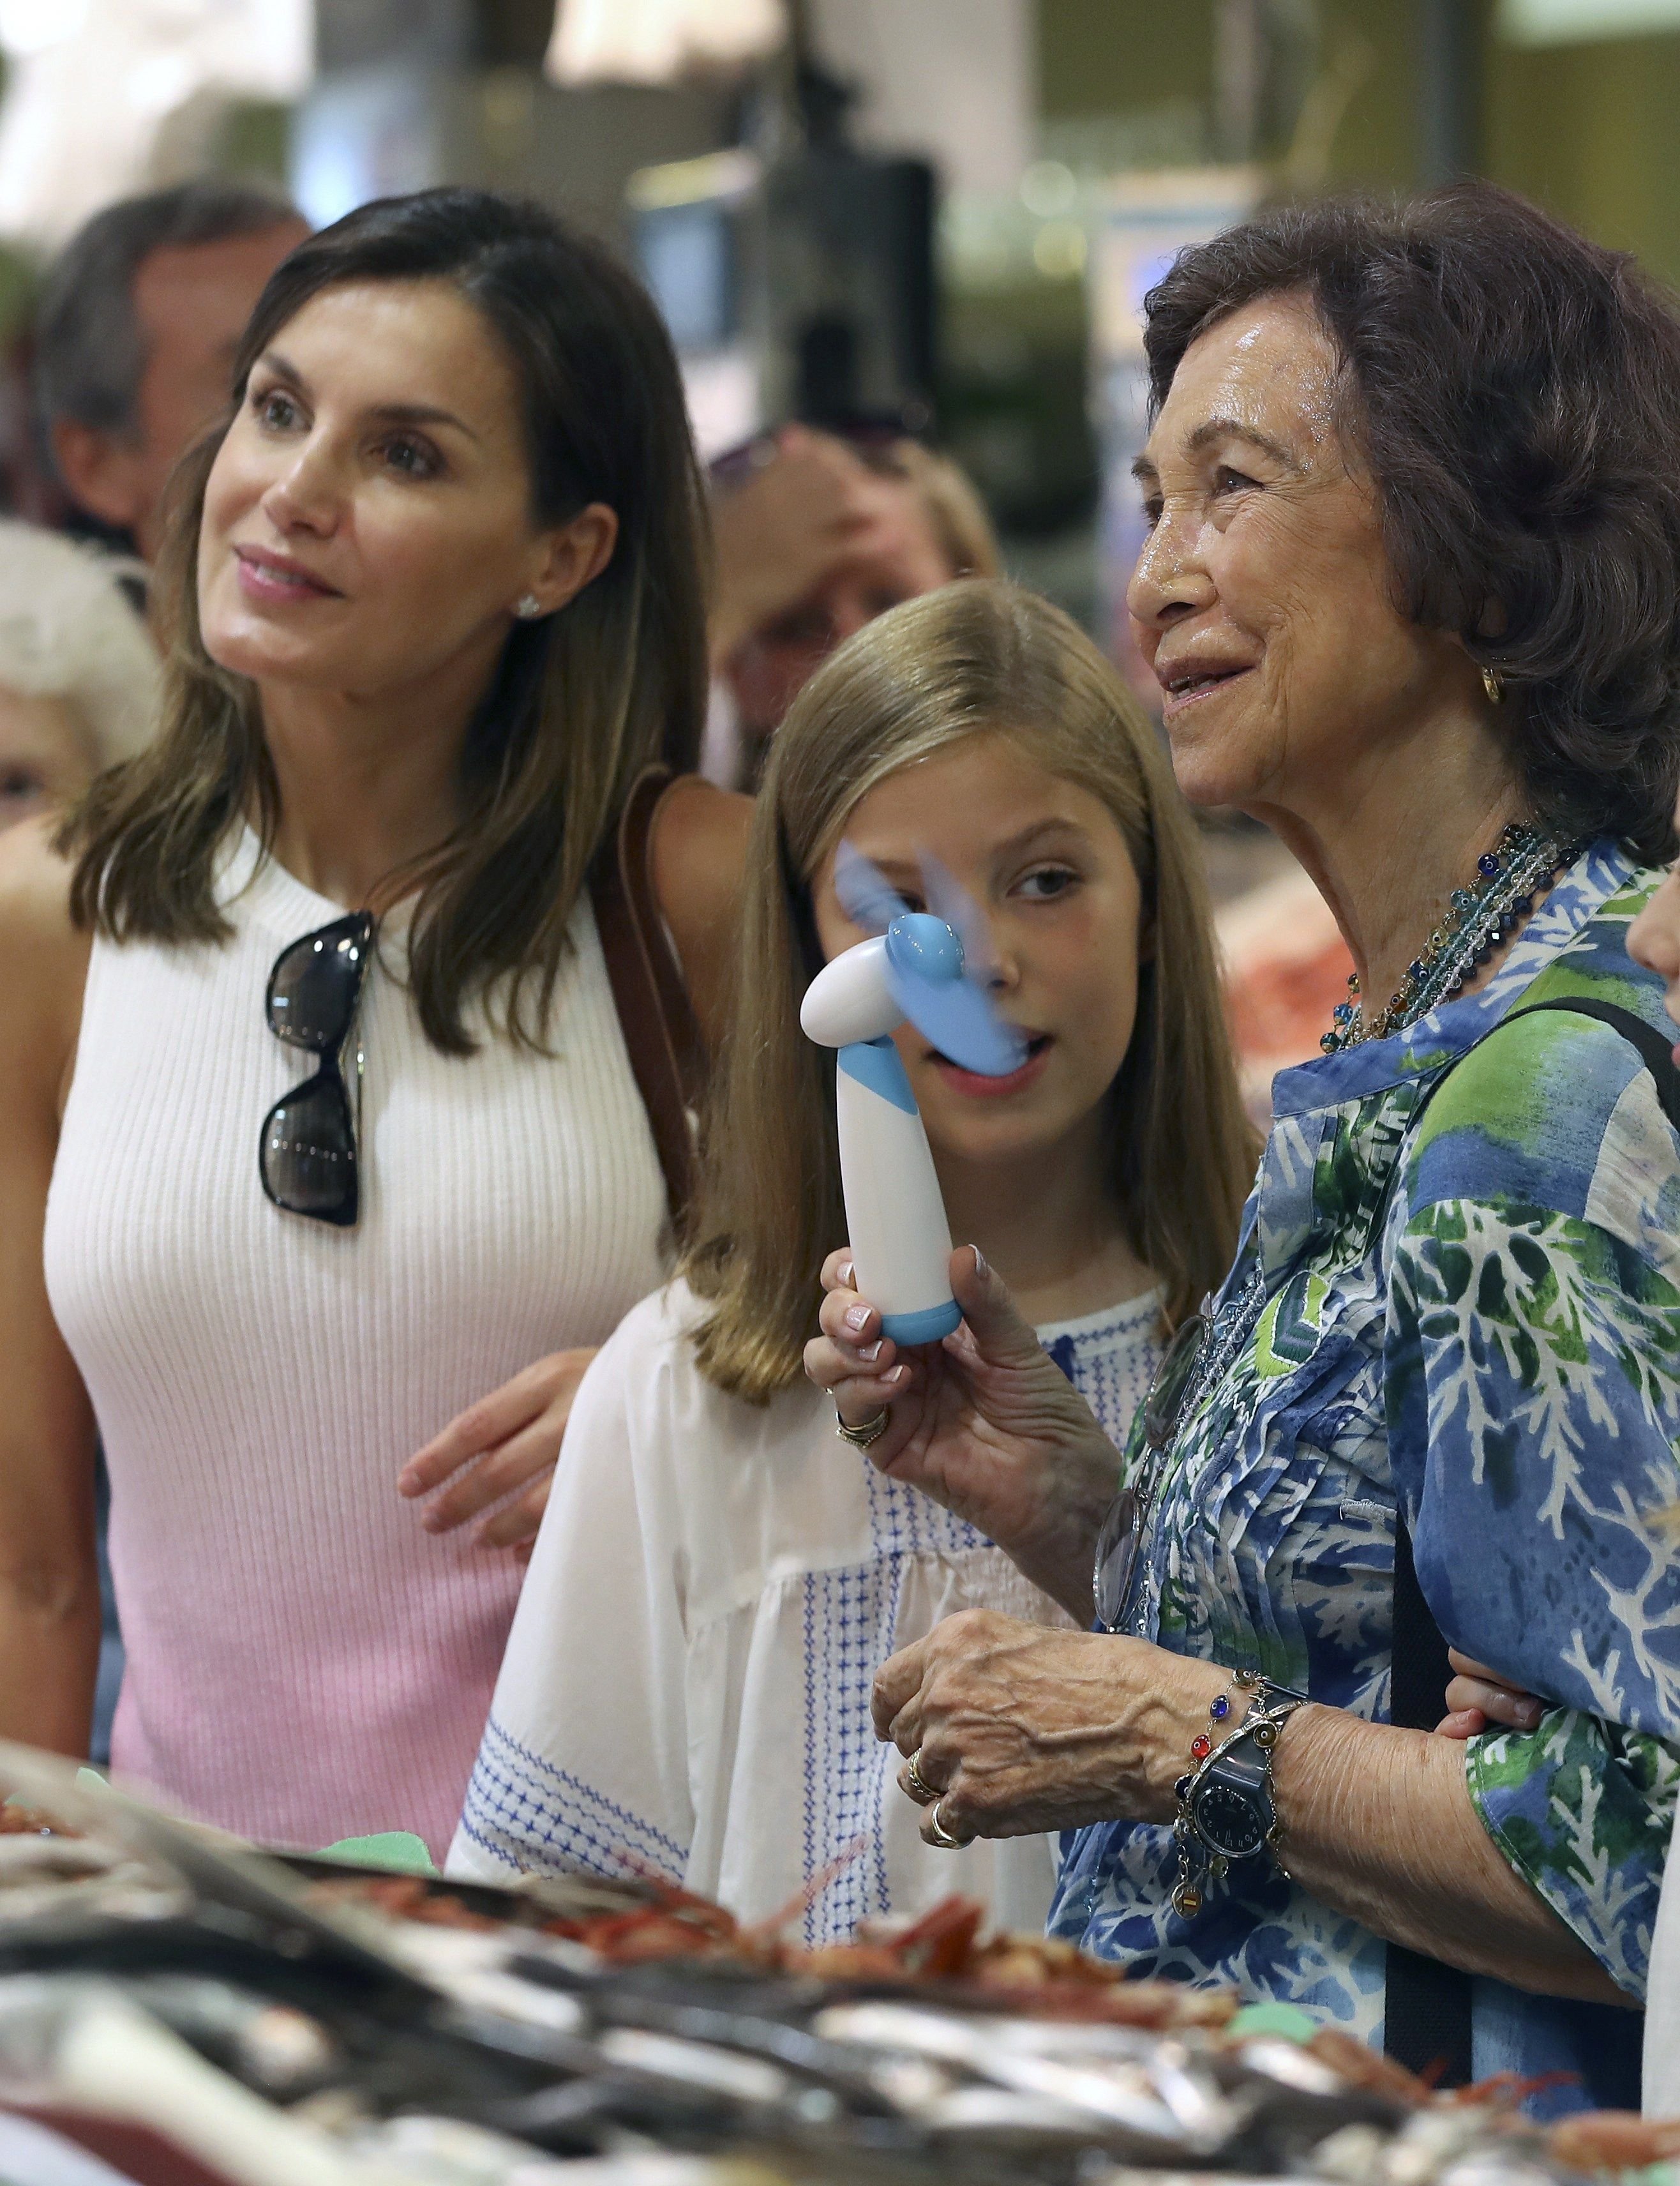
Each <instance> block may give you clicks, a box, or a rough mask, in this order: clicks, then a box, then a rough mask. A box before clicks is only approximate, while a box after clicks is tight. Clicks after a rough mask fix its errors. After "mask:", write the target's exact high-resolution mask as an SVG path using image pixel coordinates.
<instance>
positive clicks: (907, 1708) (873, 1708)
mask: <svg viewBox="0 0 1680 2186" xmlns="http://www.w3.org/2000/svg"><path fill="white" fill-rule="evenodd" d="M935 1629H936V1630H937V1629H938V1628H937V1626H936V1627H935ZM926 1662H927V1640H926V1639H917V1640H916V1641H915V1642H913V1643H912V1645H910V1646H908V1647H901V1648H900V1649H899V1651H898V1653H897V1654H896V1655H889V1656H888V1657H887V1660H886V1661H885V1662H883V1663H882V1665H881V1668H879V1669H878V1670H877V1671H876V1673H875V1684H874V1685H873V1686H872V1687H871V1691H870V1696H869V1708H870V1713H871V1716H872V1717H873V1718H874V1721H875V1735H876V1737H877V1738H880V1739H886V1740H890V1741H891V1743H892V1744H893V1745H894V1746H897V1747H898V1749H899V1752H901V1753H904V1754H910V1753H914V1752H915V1751H916V1747H917V1746H920V1745H921V1706H920V1703H921V1680H922V1673H923V1670H924V1668H925V1665H926Z"/></svg>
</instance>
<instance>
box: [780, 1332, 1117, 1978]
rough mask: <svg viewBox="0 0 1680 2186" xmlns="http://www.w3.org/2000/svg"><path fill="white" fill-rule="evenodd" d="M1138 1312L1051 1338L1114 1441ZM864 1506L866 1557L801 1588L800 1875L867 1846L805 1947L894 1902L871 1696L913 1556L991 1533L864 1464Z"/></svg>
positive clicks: (882, 1758) (1059, 1360) (884, 1777)
mask: <svg viewBox="0 0 1680 2186" xmlns="http://www.w3.org/2000/svg"><path fill="white" fill-rule="evenodd" d="M1138 1320H1139V1310H1138V1309H1137V1308H1136V1307H1134V1306H1133V1307H1127V1306H1122V1307H1120V1308H1119V1309H1117V1310H1116V1312H1115V1313H1114V1314H1112V1316H1104V1317H1103V1318H1102V1319H1101V1320H1100V1321H1098V1322H1096V1323H1095V1325H1094V1326H1093V1325H1089V1324H1088V1325H1083V1326H1080V1327H1079V1329H1078V1332H1077V1333H1071V1334H1066V1335H1061V1336H1057V1337H1053V1338H1052V1339H1051V1342H1050V1355H1051V1356H1052V1357H1053V1358H1054V1359H1056V1364H1057V1365H1058V1366H1060V1367H1061V1370H1062V1371H1063V1373H1065V1374H1066V1375H1067V1378H1068V1380H1069V1381H1070V1382H1072V1383H1073V1385H1074V1387H1076V1388H1078V1390H1079V1391H1080V1393H1081V1394H1082V1395H1084V1398H1085V1399H1086V1401H1087V1402H1088V1403H1089V1404H1090V1405H1091V1408H1092V1410H1094V1411H1095V1413H1096V1414H1097V1416H1098V1418H1099V1419H1100V1421H1102V1424H1103V1427H1104V1428H1105V1430H1106V1432H1108V1433H1109V1434H1111V1435H1112V1437H1113V1438H1115V1439H1116V1440H1117V1441H1123V1440H1124V1439H1125V1438H1126V1435H1127V1433H1128V1432H1129V1430H1130V1427H1131V1421H1132V1414H1133V1412H1134V1410H1135V1409H1136V1407H1137V1405H1138V1404H1139V1402H1140V1400H1141V1398H1142V1396H1143V1393H1144V1391H1145V1388H1146V1387H1147V1386H1148V1382H1149V1376H1150V1374H1151V1370H1152V1369H1153V1365H1154V1360H1155V1358H1156V1351H1157V1347H1156V1345H1154V1344H1153V1343H1152V1342H1143V1343H1140V1342H1139V1341H1138ZM860 1463H861V1464H862V1466H863V1467H864V1477H865V1486H866V1490H867V1494H868V1498H869V1528H870V1544H871V1559H870V1561H868V1562H867V1563H864V1564H855V1565H849V1566H847V1567H843V1568H842V1569H839V1570H834V1571H820V1572H809V1573H807V1574H806V1577H805V1579H804V1643H805V1755H804V1782H805V1812H804V1867H805V1872H806V1874H807V1875H815V1874H816V1873H818V1872H819V1870H820V1869H822V1868H824V1867H826V1865H827V1864H829V1863H830V1862H831V1861H832V1860H834V1859H836V1858H837V1857H838V1856H839V1855H840V1853H841V1852H843V1850H844V1848H845V1847H847V1846H848V1844H850V1843H852V1842H853V1841H855V1840H856V1839H857V1838H858V1837H860V1836H861V1837H863V1838H864V1839H865V1841H866V1850H865V1852H864V1853H863V1854H862V1856H860V1857H859V1858H855V1859H853V1860H852V1861H851V1862H849V1864H848V1865H847V1866H846V1867H845V1868H844V1869H842V1871H841V1873H840V1874H839V1875H838V1876H837V1879H836V1880H835V1881H833V1882H832V1884H831V1885H830V1886H829V1887H828V1888H827V1889H826V1891H824V1892H822V1893H821V1895H820V1897H818V1898H817V1899H816V1900H815V1903H812V1904H811V1905H809V1906H808V1907H807V1908H806V1910H805V1914H804V1933H805V1939H806V1941H807V1942H808V1943H812V1944H815V1943H820V1942H832V1941H834V1940H836V1939H837V1938H839V1937H845V1936H849V1935H850V1934H851V1933H852V1931H854V1928H855V1927H856V1925H857V1924H858V1922H859V1921H860V1920H865V1919H869V1918H879V1917H880V1916H881V1915H882V1914H888V1913H890V1912H891V1911H892V1910H893V1907H892V1905H891V1903H890V1902H889V1896H888V1875H887V1861H886V1852H885V1847H884V1845H883V1843H882V1833H881V1826H880V1820H879V1817H880V1814H881V1813H882V1807H883V1803H884V1802H886V1801H887V1800H888V1799H889V1798H893V1797H896V1796H898V1794H897V1791H896V1788H895V1779H896V1776H897V1773H898V1767H899V1755H898V1752H897V1751H896V1749H895V1748H893V1746H886V1745H883V1744H882V1742H881V1741H880V1740H878V1739H877V1738H876V1735H875V1730H874V1726H873V1724H872V1722H871V1716H870V1692H871V1685H872V1683H873V1680H874V1676H875V1673H876V1669H877V1668H879V1667H880V1665H881V1664H882V1662H885V1661H886V1659H887V1657H888V1656H889V1655H890V1654H892V1653H893V1650H894V1649H895V1648H896V1647H897V1645H898V1644H899V1628H900V1605H901V1601H902V1598H903V1594H904V1580H905V1576H906V1572H907V1567H908V1566H909V1563H910V1560H911V1559H913V1558H916V1557H921V1556H927V1555H935V1556H944V1557H952V1558H955V1557H958V1556H961V1555H967V1554H970V1553H972V1551H974V1550H977V1549H985V1548H988V1547H990V1546H991V1544H990V1543H989V1542H988V1540H987V1539H986V1536H985V1535H984V1534H983V1533H980V1532H979V1531H978V1530H977V1528H976V1527H973V1526H971V1525H970V1524H969V1523H968V1522H967V1521H966V1519H962V1518H959V1517H957V1516H955V1514H954V1513H953V1512H951V1511H947V1510H945V1509H944V1507H943V1506H942V1505H939V1504H938V1503H934V1502H932V1501H930V1500H929V1499H928V1498H927V1496H925V1495H921V1494H917V1492H916V1490H915V1489H914V1488H906V1487H904V1485H903V1484H902V1483H899V1482H898V1481H895V1480H890V1479H888V1477H886V1475H885V1474H883V1473H880V1472H877V1471H876V1469H875V1467H874V1466H872V1465H871V1464H870V1463H869V1460H867V1459H866V1458H863V1459H860Z"/></svg>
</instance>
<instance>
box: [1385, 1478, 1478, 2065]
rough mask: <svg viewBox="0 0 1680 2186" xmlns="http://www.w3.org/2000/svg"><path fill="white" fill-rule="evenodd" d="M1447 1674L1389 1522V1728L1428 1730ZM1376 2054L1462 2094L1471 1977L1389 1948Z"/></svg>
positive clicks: (1405, 1539)
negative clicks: (1391, 1580)
mask: <svg viewBox="0 0 1680 2186" xmlns="http://www.w3.org/2000/svg"><path fill="white" fill-rule="evenodd" d="M1452 1674H1453V1668H1452V1665H1451V1663H1450V1662H1448V1660H1447V1642H1446V1640H1445V1639H1443V1638H1442V1632H1441V1627H1440V1626H1439V1625H1438V1624H1437V1623H1436V1621H1435V1618H1434V1617H1433V1616H1432V1615H1431V1612H1430V1606H1429V1604H1428V1603H1427V1602H1426V1601H1425V1600H1424V1595H1423V1589H1422V1588H1421V1587H1420V1585H1419V1584H1418V1574H1417V1571H1416V1569H1415V1567H1414V1564H1413V1562H1412V1536H1411V1533H1410V1530H1409V1529H1408V1527H1407V1524H1406V1521H1405V1519H1404V1518H1403V1516H1400V1514H1399V1513H1398V1512H1396V1515H1395V1521H1394V1638H1393V1667H1392V1670H1391V1672H1390V1685H1389V1720H1390V1722H1391V1723H1395V1724H1399V1725H1400V1726H1401V1727H1402V1728H1403V1729H1407V1730H1433V1729H1434V1728H1435V1726H1436V1724H1438V1723H1439V1722H1440V1720H1441V1718H1442V1712H1443V1711H1444V1710H1445V1708H1446V1706H1447V1701H1446V1697H1445V1696H1446V1692H1447V1684H1448V1679H1450V1678H1451V1676H1452ZM1382 2046H1383V2049H1384V2050H1385V2051H1386V2053H1387V2054H1388V2055H1389V2056H1391V2057H1392V2058H1393V2060H1394V2061H1395V2062H1396V2064H1397V2065H1405V2067H1406V2068H1407V2070H1408V2071H1412V2072H1424V2073H1428V2074H1430V2075H1431V2077H1434V2078H1435V2079H1436V2084H1437V2085H1439V2086H1441V2087H1446V2088H1464V2087H1468V2086H1469V2085H1470V2079H1471V2077H1472V2067H1471V2063H1470V1976H1469V1975H1468V1974H1466V1973H1461V1972H1460V1971H1459V1969H1458V1967H1457V1966H1448V1965H1442V1962H1441V1960H1440V1959H1427V1958H1425V1957H1424V1956H1423V1955H1422V1954H1421V1953H1420V1952H1417V1951H1408V1950H1406V1949H1404V1948H1403V1947H1402V1946H1401V1945H1400V1944H1398V1943H1391V1944H1390V1945H1389V1946H1388V1970H1387V1980H1386V1994H1385V1998H1384V2014H1383V2041H1382Z"/></svg>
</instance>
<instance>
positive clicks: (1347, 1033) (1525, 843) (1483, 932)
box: [1319, 820, 1574, 1055]
mask: <svg viewBox="0 0 1680 2186" xmlns="http://www.w3.org/2000/svg"><path fill="white" fill-rule="evenodd" d="M1572 855H1574V854H1573V852H1572V850H1570V849H1565V846H1564V845H1563V844H1560V842H1559V841H1558V840H1557V838H1555V836H1552V835H1547V834H1543V833H1542V832H1540V830H1539V829H1538V828H1537V827H1532V826H1531V825H1530V823H1529V822H1528V821H1526V820H1514V821H1512V822H1511V824H1510V826H1509V827H1507V828H1506V830H1505V832H1504V834H1503V835H1501V836H1500V838H1499V839H1498V842H1497V843H1496V844H1494V846H1493V848H1492V849H1491V850H1484V851H1483V852H1482V854H1481V856H1480V857H1479V858H1478V859H1477V860H1476V882H1475V884H1474V885H1473V886H1471V887H1470V888H1454V889H1453V893H1452V894H1451V896H1450V897H1449V898H1448V907H1447V911H1446V913H1445V915H1444V916H1443V917H1442V921H1441V923H1440V925H1439V926H1437V927H1436V929H1435V931H1434V933H1431V935H1430V937H1429V939H1428V941H1427V942H1426V943H1425V945H1424V948H1423V950H1422V951H1421V953H1420V955H1418V956H1414V958H1413V959H1412V961H1411V962H1410V963H1409V964H1408V966H1407V967H1406V976H1405V978H1403V980H1402V981H1401V983H1400V984H1399V986H1398V987H1397V989H1395V991H1394V994H1393V995H1392V997H1391V998H1390V1000H1389V1001H1388V1003H1387V1005H1386V1007H1385V1008H1384V1009H1383V1010H1382V1011H1381V1012H1380V1014H1379V1015H1378V1016H1377V1017H1375V1018H1374V1019H1373V1020H1372V1022H1371V1023H1369V1024H1367V1023H1365V1017H1364V1004H1363V1003H1362V1002H1361V1001H1360V999H1359V975H1358V972H1354V973H1353V975H1352V978H1350V979H1349V980H1348V982H1347V1001H1342V1002H1338V1003H1337V1004H1336V1008H1335V1010H1334V1011H1333V1012H1331V1014H1332V1017H1334V1020H1335V1022H1334V1023H1333V1024H1332V1026H1331V1028H1330V1031H1328V1032H1327V1033H1326V1034H1324V1038H1323V1039H1322V1040H1320V1041H1319V1046H1320V1047H1321V1048H1322V1049H1323V1050H1324V1053H1325V1054H1326V1055H1335V1054H1336V1052H1337V1051H1339V1050H1340V1049H1341V1048H1345V1047H1357V1046H1358V1045H1359V1043H1360V1042H1361V1041H1362V1040H1386V1038H1387V1037H1388V1035H1389V1034H1390V1033H1392V1032H1397V1031H1398V1030H1399V1029H1400V1028H1401V1027H1402V1026H1403V1025H1409V1024H1415V1023H1417V1021H1418V1019H1419V1018H1420V1017H1427V1016H1428V1015H1429V1013H1430V1012H1431V1010H1433V1009H1438V1008H1439V1007H1440V1006H1441V1004H1442V1002H1444V1001H1449V1000H1450V999H1451V998H1452V996H1453V995H1456V994H1457V993H1458V991H1459V988H1460V987H1462V986H1463V985H1464V982H1465V980H1466V979H1468V978H1470V974H1471V972H1475V971H1476V970H1478V969H1479V968H1480V967H1481V966H1482V965H1484V964H1485V963H1486V962H1487V960H1488V958H1489V957H1490V956H1492V954H1493V951H1494V950H1496V949H1497V948H1498V945H1499V944H1500V943H1501V942H1502V941H1503V940H1504V938H1505V936H1506V935H1507V934H1508V933H1509V932H1510V930H1511V928H1513V927H1514V926H1515V924H1516V922H1517V921H1518V919H1520V917H1522V916H1524V914H1525V913H1526V912H1527V911H1531V910H1532V908H1533V905H1534V898H1535V895H1536V894H1537V891H1538V890H1539V889H1540V888H1541V887H1542V886H1543V884H1544V883H1546V882H1548V881H1549V880H1550V879H1551V877H1552V876H1553V875H1554V873H1555V872H1557V870H1558V868H1559V867H1560V866H1563V865H1565V864H1567V862H1568V861H1569V859H1570V858H1571V856H1572Z"/></svg>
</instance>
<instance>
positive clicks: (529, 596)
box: [513, 592, 542, 622]
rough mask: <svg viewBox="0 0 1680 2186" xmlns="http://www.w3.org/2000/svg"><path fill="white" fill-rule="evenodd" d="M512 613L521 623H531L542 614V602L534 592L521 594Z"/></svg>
mask: <svg viewBox="0 0 1680 2186" xmlns="http://www.w3.org/2000/svg"><path fill="white" fill-rule="evenodd" d="M513 612H514V614H516V615H518V618H519V619H520V620H521V621H522V622H531V621H534V620H535V618H536V617H537V616H538V615H540V614H541V613H542V602H541V601H540V599H539V598H538V597H537V596H536V594H535V592H522V593H521V594H520V596H519V598H518V602H517V603H516V604H515V607H514V609H513Z"/></svg>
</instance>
